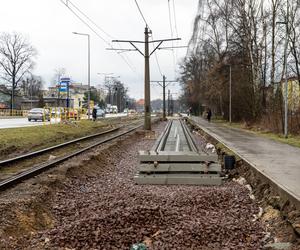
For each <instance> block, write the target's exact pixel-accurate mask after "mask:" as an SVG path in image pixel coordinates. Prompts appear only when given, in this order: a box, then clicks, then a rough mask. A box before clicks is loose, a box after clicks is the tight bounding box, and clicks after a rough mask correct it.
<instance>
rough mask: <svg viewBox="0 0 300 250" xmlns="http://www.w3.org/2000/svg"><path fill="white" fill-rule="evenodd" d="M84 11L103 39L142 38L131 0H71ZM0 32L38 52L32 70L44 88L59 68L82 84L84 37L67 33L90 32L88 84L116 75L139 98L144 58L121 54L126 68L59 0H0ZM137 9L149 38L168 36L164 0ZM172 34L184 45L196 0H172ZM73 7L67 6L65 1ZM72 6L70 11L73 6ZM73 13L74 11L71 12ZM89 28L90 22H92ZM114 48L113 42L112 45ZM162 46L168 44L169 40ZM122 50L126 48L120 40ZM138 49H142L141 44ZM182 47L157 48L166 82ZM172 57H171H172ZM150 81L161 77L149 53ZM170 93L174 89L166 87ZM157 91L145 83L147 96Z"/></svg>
mask: <svg viewBox="0 0 300 250" xmlns="http://www.w3.org/2000/svg"><path fill="white" fill-rule="evenodd" d="M71 1H72V3H74V4H75V5H76V6H77V7H79V8H80V10H81V11H83V12H84V13H86V14H87V15H88V16H89V18H91V19H92V20H93V21H94V22H95V23H96V24H97V25H98V26H99V27H101V28H102V29H103V30H104V31H105V32H106V33H108V35H109V36H110V37H109V36H107V35H106V34H104V33H103V32H101V31H100V30H99V29H97V28H96V27H95V29H96V31H97V32H98V34H99V35H100V36H102V37H103V38H104V39H105V40H107V41H111V40H112V38H111V37H113V38H115V39H126V40H127V39H129V40H144V28H145V24H144V22H143V19H142V17H141V16H140V14H139V12H138V9H137V7H136V5H135V1H134V0H71ZM172 1H173V0H170V6H171V16H172V24H173V25H172V30H173V36H174V37H175V36H176V29H175V22H174V12H173V2H172ZM0 3H1V5H0V6H1V8H0V31H1V32H2V31H5V32H12V31H16V32H20V33H22V34H24V35H25V36H27V37H28V39H29V41H30V42H31V43H32V45H33V46H35V47H36V49H37V50H38V56H37V58H36V67H35V70H34V74H36V75H41V76H42V77H43V79H44V80H45V83H46V86H48V85H49V84H50V81H51V79H52V78H53V75H54V71H55V69H57V68H65V69H66V71H67V75H68V76H70V77H71V78H72V79H73V80H75V81H77V82H82V83H87V39H86V37H84V36H78V35H74V34H72V32H73V31H76V32H82V33H89V34H90V35H91V83H92V85H97V84H100V83H101V84H103V81H104V76H103V75H98V74H97V73H111V72H113V73H114V75H115V76H120V80H121V81H122V82H124V83H125V85H126V86H127V87H128V88H129V94H130V96H131V97H134V98H136V99H138V98H142V97H143V91H144V87H143V86H144V83H143V75H144V61H143V57H142V56H141V55H140V54H139V53H137V52H127V53H126V55H125V53H122V55H123V57H125V58H126V60H127V61H129V63H130V65H131V67H129V66H128V65H127V64H126V63H125V61H124V60H123V59H122V57H121V56H120V55H119V54H117V53H116V52H114V51H108V50H106V48H107V47H108V45H107V44H105V42H103V41H102V40H101V39H100V38H99V37H97V35H96V34H94V33H93V32H92V31H91V30H89V28H88V27H87V26H86V25H85V24H83V23H82V22H81V21H80V20H79V19H78V18H77V17H76V16H75V15H74V14H72V12H71V11H70V10H69V9H68V8H67V7H66V6H64V5H63V3H62V2H61V0H26V1H25V0H9V1H8V0H0ZM138 3H139V5H140V8H141V10H142V12H143V14H144V16H145V19H146V21H147V22H148V25H149V27H150V28H151V30H152V31H153V38H154V39H165V38H170V37H171V29H170V22H169V11H168V0H138ZM174 3H175V13H176V23H177V31H178V36H179V37H181V38H182V41H180V42H178V43H177V42H174V43H173V45H175V46H176V45H186V44H187V42H188V40H189V38H190V36H191V33H192V25H193V20H194V16H195V14H196V10H197V3H198V0H174ZM69 6H70V7H72V9H74V7H73V6H72V5H69ZM74 10H75V9H74ZM77 13H78V12H77ZM93 27H94V26H93ZM114 46H115V47H118V45H114ZM163 46H172V43H171V42H168V43H165V44H163ZM122 47H123V48H131V47H130V45H129V44H122ZM141 49H142V50H143V47H141ZM185 53H186V49H177V50H176V52H174V54H175V56H173V53H172V51H170V50H159V51H158V52H157V58H158V61H159V64H160V67H161V71H162V73H163V74H165V75H166V77H167V78H168V79H169V80H173V79H174V78H175V77H176V76H178V73H175V72H176V71H177V72H178V65H177V68H176V70H175V68H174V63H176V64H178V62H179V61H180V60H181V59H182V58H183V57H184V55H185ZM174 58H175V60H174ZM150 78H151V80H161V78H162V77H161V75H160V73H159V70H158V67H157V64H156V59H155V56H154V55H153V56H152V57H151V64H150ZM170 88H171V91H172V92H173V93H178V92H179V87H178V86H176V85H172V86H171V87H170ZM161 95H162V90H161V88H160V87H154V86H152V87H151V99H155V98H159V97H161Z"/></svg>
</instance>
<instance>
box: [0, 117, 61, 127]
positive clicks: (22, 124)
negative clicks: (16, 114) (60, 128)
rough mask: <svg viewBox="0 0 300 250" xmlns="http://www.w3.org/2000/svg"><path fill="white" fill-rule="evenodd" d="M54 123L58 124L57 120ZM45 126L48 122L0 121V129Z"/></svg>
mask: <svg viewBox="0 0 300 250" xmlns="http://www.w3.org/2000/svg"><path fill="white" fill-rule="evenodd" d="M56 122H58V120H56ZM51 123H55V119H52V120H51ZM45 124H47V125H48V124H50V122H42V121H37V122H35V121H31V122H29V121H28V119H27V118H12V119H0V129H3V128H22V127H30V126H41V125H45Z"/></svg>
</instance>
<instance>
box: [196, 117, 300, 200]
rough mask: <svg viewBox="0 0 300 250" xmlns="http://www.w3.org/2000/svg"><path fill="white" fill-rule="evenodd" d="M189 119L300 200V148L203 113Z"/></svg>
mask: <svg viewBox="0 0 300 250" xmlns="http://www.w3.org/2000/svg"><path fill="white" fill-rule="evenodd" d="M190 119H192V120H193V121H194V122H195V123H197V124H198V125H199V127H200V128H201V129H202V130H203V131H205V132H206V133H208V134H209V135H211V136H212V137H214V138H215V139H216V140H218V141H220V142H221V143H223V144H224V145H225V146H227V147H228V148H230V149H231V150H232V151H233V152H235V153H236V154H237V155H239V156H240V157H241V158H242V159H244V160H245V161H246V162H247V163H248V164H250V165H251V166H253V167H254V168H255V169H256V170H257V171H258V172H260V173H261V174H263V175H264V176H266V177H267V178H268V179H269V180H271V181H272V182H273V183H274V184H275V185H277V186H278V187H279V188H280V189H282V190H283V191H284V192H286V193H287V194H288V195H290V196H291V197H293V198H294V199H295V200H296V201H298V203H300V148H297V147H293V146H290V145H288V144H284V143H280V142H277V141H274V140H271V139H268V138H264V137H261V136H258V135H256V134H254V133H252V132H248V131H245V130H241V129H237V128H228V127H225V126H222V125H220V124H215V123H209V122H207V121H206V120H204V119H203V118H200V117H190Z"/></svg>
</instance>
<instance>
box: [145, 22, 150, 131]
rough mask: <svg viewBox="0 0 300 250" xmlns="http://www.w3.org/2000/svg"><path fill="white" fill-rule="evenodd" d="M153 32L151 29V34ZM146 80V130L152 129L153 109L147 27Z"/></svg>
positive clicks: (147, 32) (146, 32) (146, 29)
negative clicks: (151, 107) (151, 106)
mask: <svg viewBox="0 0 300 250" xmlns="http://www.w3.org/2000/svg"><path fill="white" fill-rule="evenodd" d="M151 33H152V32H151V31H150V34H151ZM144 55H145V82H144V96H145V100H144V105H145V106H144V111H145V121H144V124H145V125H144V126H145V129H146V130H151V110H150V65H149V59H150V55H149V30H148V27H147V26H146V28H145V54H144Z"/></svg>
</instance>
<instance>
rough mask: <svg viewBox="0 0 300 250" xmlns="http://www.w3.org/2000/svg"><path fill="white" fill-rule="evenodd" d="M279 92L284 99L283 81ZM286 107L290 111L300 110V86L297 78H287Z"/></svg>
mask: <svg viewBox="0 0 300 250" xmlns="http://www.w3.org/2000/svg"><path fill="white" fill-rule="evenodd" d="M281 90H282V94H283V97H285V79H283V80H282V81H281ZM288 107H289V110H291V111H297V110H299V109H300V85H299V80H298V78H297V77H290V78H288Z"/></svg>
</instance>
